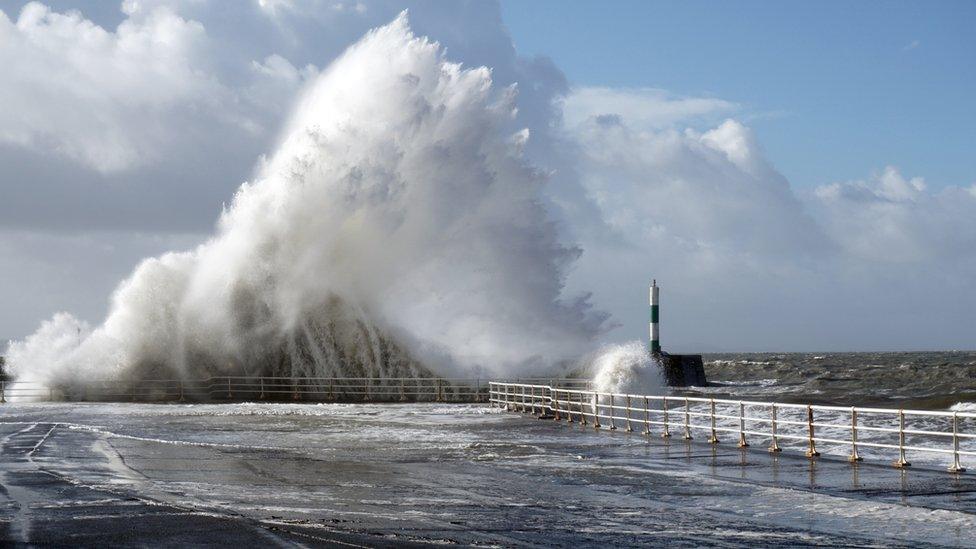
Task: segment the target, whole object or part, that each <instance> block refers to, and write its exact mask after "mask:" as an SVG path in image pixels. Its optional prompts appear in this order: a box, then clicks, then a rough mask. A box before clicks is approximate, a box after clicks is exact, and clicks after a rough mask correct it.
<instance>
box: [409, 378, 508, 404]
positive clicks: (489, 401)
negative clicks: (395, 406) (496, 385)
mask: <svg viewBox="0 0 976 549" xmlns="http://www.w3.org/2000/svg"><path fill="white" fill-rule="evenodd" d="M404 383H405V382H404V380H403V378H402V377H401V378H400V402H406V401H407V388H406V387H404ZM488 404H489V406H488V407H489V408H491V405H492V404H493V403H492V402H491V391H489V392H488Z"/></svg>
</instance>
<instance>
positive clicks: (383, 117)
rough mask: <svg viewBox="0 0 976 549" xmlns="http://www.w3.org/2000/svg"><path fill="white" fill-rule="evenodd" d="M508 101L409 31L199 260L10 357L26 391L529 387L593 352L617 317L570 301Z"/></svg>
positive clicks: (308, 111) (327, 94) (303, 128)
mask: <svg viewBox="0 0 976 549" xmlns="http://www.w3.org/2000/svg"><path fill="white" fill-rule="evenodd" d="M515 97H516V93H515V89H514V88H505V89H496V88H495V87H493V85H492V81H491V73H490V71H489V70H488V69H487V68H484V67H481V68H472V69H465V68H462V67H461V65H459V64H456V63H451V62H449V61H447V60H446V59H445V57H444V53H443V51H442V49H441V47H440V46H439V45H438V44H437V43H435V42H430V41H428V40H427V39H426V38H418V37H415V36H414V35H413V34H412V33H411V31H410V29H409V25H408V23H407V17H406V15H405V14H401V15H400V17H398V18H397V19H396V20H394V21H393V22H392V23H390V24H389V25H387V26H384V27H380V28H377V29H374V30H372V31H370V32H369V33H368V34H367V35H366V36H365V37H364V38H363V39H362V40H361V41H359V42H358V43H357V44H355V45H353V46H351V47H350V48H349V49H348V50H347V51H346V52H345V53H344V54H343V55H341V56H340V57H339V58H338V59H337V60H335V61H334V62H333V64H332V65H331V66H330V67H329V68H328V69H327V70H325V71H323V73H322V74H321V75H320V76H319V77H318V78H317V80H316V81H314V82H313V83H311V85H310V86H309V87H308V89H307V90H306V91H305V92H304V94H303V96H302V97H301V99H300V100H299V102H298V104H297V107H296V109H295V111H294V113H293V115H292V116H291V119H290V122H289V123H288V124H287V125H286V128H285V131H284V133H283V138H282V140H281V142H280V145H279V146H278V148H277V150H276V151H275V152H274V153H273V154H272V155H270V157H268V158H265V159H262V162H261V165H260V166H259V167H258V169H257V171H256V176H255V178H254V180H253V181H252V182H247V183H244V184H243V185H242V186H241V187H240V189H239V190H238V191H237V193H236V195H235V196H234V199H233V202H232V203H231V205H230V206H229V207H228V208H226V209H225V211H224V212H223V213H222V215H221V217H220V220H219V224H218V229H217V232H216V234H215V236H213V237H212V238H211V239H210V240H208V241H207V242H205V243H204V244H202V245H200V246H199V247H198V248H197V249H195V250H193V251H189V252H183V253H170V254H165V255H163V256H160V257H156V258H150V259H147V260H145V261H143V262H142V264H141V265H139V267H138V268H137V269H136V270H135V272H134V273H133V274H132V275H131V277H129V278H128V279H127V280H126V281H124V282H123V283H122V284H121V285H120V286H119V288H118V289H117V290H116V291H115V293H114V295H113V297H112V303H111V308H110V312H109V314H108V317H107V318H106V319H105V321H104V322H103V323H102V324H101V325H99V326H97V327H94V328H92V327H90V326H89V325H87V324H86V323H84V322H82V321H80V320H77V319H75V318H74V317H72V316H70V315H68V314H66V313H60V314H58V315H56V316H55V317H54V318H53V319H52V320H50V321H48V322H46V323H44V324H43V325H42V326H41V328H40V329H39V330H38V331H37V332H36V333H35V334H34V335H32V336H30V337H28V338H27V339H25V340H23V341H20V342H15V343H13V344H12V345H11V347H10V349H9V363H10V370H11V372H12V373H13V374H14V375H15V376H17V378H18V379H21V380H32V381H39V382H42V383H46V384H50V383H61V384H64V383H83V382H84V381H86V380H91V379H104V378H113V379H146V378H166V377H174V376H182V377H190V378H202V377H206V376H208V375H220V374H223V375H247V376H254V375H284V376H312V375H314V376H369V377H399V376H423V375H427V374H429V373H430V372H434V373H438V374H440V375H450V374H460V373H474V372H479V373H480V372H485V373H495V374H504V373H514V372H520V373H524V372H526V371H527V370H532V369H541V368H545V367H550V366H552V365H553V364H557V363H560V362H564V361H568V360H572V359H573V358H575V357H578V356H580V355H581V354H583V353H585V352H587V351H588V350H589V349H590V346H591V345H592V342H593V340H594V338H595V336H596V335H598V334H599V333H600V332H601V331H602V330H603V329H604V326H605V321H606V316H605V315H604V314H602V313H600V312H597V311H594V310H592V308H591V306H590V304H589V303H588V300H587V298H586V297H585V296H584V297H581V298H578V299H565V298H564V297H563V296H562V293H563V280H564V273H565V271H566V268H567V266H568V265H569V264H570V263H571V262H572V261H573V260H574V259H575V258H576V257H577V255H578V254H579V250H577V249H575V248H573V247H570V246H566V245H563V244H561V243H560V241H559V238H558V235H557V231H556V228H555V226H554V225H553V223H552V222H551V221H550V220H549V219H548V218H547V216H546V213H545V211H544V209H543V207H542V206H541V205H540V202H539V199H538V197H539V192H540V188H541V186H542V185H543V184H544V182H545V181H544V179H545V178H544V177H543V176H542V175H540V173H539V172H538V171H536V170H534V169H533V168H532V167H531V166H529V165H528V164H527V163H526V162H525V161H524V160H523V159H522V158H521V149H522V147H523V145H524V143H525V140H526V139H528V131H527V130H520V131H516V130H517V128H513V127H511V125H512V124H513V120H514V116H515V112H516V110H515Z"/></svg>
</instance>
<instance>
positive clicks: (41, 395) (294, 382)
mask: <svg viewBox="0 0 976 549" xmlns="http://www.w3.org/2000/svg"><path fill="white" fill-rule="evenodd" d="M515 381H517V382H528V383H548V384H552V385H558V386H559V387H567V388H584V389H585V388H589V382H588V381H586V380H571V379H558V380H557V379H552V380H550V379H548V378H547V379H541V378H529V379H522V380H515ZM487 399H488V386H487V384H486V383H485V381H484V380H481V379H477V378H439V377H394V378H380V377H285V376H214V377H209V378H206V379H139V380H87V381H86V382H84V383H72V384H57V383H50V384H42V383H38V382H22V381H3V380H0V403H4V402H6V401H8V400H19V401H114V402H117V401H134V402H153V401H159V402H162V401H184V400H189V401H244V400H258V401H260V400H268V401H287V400H291V401H310V402H337V401H346V402H357V401H358V402H364V401H365V402H368V401H376V402H395V401H402V402H484V401H486V400H487Z"/></svg>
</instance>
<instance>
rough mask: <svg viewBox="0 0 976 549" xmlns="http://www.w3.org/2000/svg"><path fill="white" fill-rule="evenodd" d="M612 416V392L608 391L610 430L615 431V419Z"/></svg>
mask: <svg viewBox="0 0 976 549" xmlns="http://www.w3.org/2000/svg"><path fill="white" fill-rule="evenodd" d="M613 416H614V414H613V393H610V430H611V431H616V430H617V424H616V423H615V420H614V417H613Z"/></svg>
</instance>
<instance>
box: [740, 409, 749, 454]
mask: <svg viewBox="0 0 976 549" xmlns="http://www.w3.org/2000/svg"><path fill="white" fill-rule="evenodd" d="M748 447H749V443H748V442H746V405H745V404H743V403H742V401H741V400H740V401H739V448H748Z"/></svg>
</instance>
